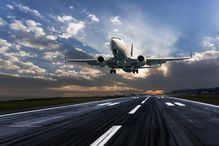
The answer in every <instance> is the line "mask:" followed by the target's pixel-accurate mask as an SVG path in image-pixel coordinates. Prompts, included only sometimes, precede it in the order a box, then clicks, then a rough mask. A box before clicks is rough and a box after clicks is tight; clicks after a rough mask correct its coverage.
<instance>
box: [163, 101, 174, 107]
mask: <svg viewBox="0 0 219 146" xmlns="http://www.w3.org/2000/svg"><path fill="white" fill-rule="evenodd" d="M165 104H166V105H168V106H175V105H174V104H173V103H171V102H165Z"/></svg>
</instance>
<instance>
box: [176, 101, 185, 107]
mask: <svg viewBox="0 0 219 146" xmlns="http://www.w3.org/2000/svg"><path fill="white" fill-rule="evenodd" d="M174 104H176V105H178V106H186V105H185V104H183V103H180V102H174Z"/></svg>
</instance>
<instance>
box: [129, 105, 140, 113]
mask: <svg viewBox="0 0 219 146" xmlns="http://www.w3.org/2000/svg"><path fill="white" fill-rule="evenodd" d="M140 107H141V105H137V106H136V107H135V108H134V109H133V110H131V111H130V112H129V114H134V113H135V112H136V111H137V110H138V109H139V108H140Z"/></svg>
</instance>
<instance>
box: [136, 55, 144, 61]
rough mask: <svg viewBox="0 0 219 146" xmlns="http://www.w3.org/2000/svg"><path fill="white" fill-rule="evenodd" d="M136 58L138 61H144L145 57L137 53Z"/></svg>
mask: <svg viewBox="0 0 219 146" xmlns="http://www.w3.org/2000/svg"><path fill="white" fill-rule="evenodd" d="M137 60H138V62H144V61H145V58H144V56H142V55H139V56H138V57H137Z"/></svg>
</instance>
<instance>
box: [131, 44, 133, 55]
mask: <svg viewBox="0 0 219 146" xmlns="http://www.w3.org/2000/svg"><path fill="white" fill-rule="evenodd" d="M131 57H133V44H132V46H131Z"/></svg>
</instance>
